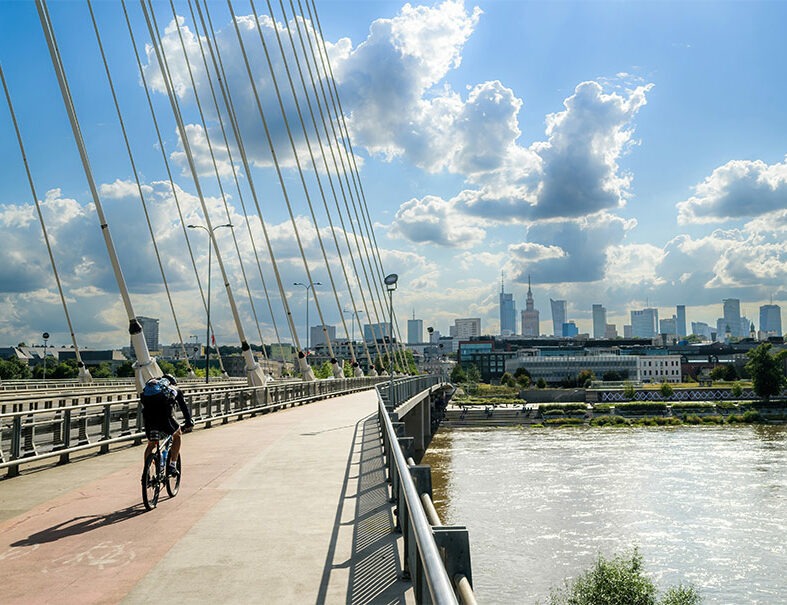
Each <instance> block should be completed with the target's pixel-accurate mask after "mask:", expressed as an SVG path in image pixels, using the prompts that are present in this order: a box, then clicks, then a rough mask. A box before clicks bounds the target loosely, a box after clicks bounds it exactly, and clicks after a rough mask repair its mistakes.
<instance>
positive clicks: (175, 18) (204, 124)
mask: <svg viewBox="0 0 787 605" xmlns="http://www.w3.org/2000/svg"><path fill="white" fill-rule="evenodd" d="M170 7H171V8H172V17H173V22H174V24H175V27H176V28H177V31H178V39H179V40H180V47H181V50H182V51H183V60H184V61H185V64H186V69H187V70H188V73H189V80H190V82H191V87H192V89H193V91H194V100H195V101H196V103H197V110H198V111H199V116H200V122H201V123H202V128H203V131H204V136H205V141H206V143H207V144H208V152H209V153H210V159H211V163H212V164H213V172H214V173H215V175H216V183H217V184H218V186H219V193H220V195H221V200H222V202H223V204H224V211H225V213H226V215H227V222H228V223H232V216H231V214H230V210H229V204H228V203H227V195H226V193H225V192H224V187H223V185H222V182H221V175H220V174H219V168H218V165H217V163H216V155H215V153H214V151H213V143H212V142H211V138H210V134H209V132H208V123H207V120H206V119H205V114H204V112H203V110H202V103H201V101H200V98H199V93H198V91H197V84H196V82H195V81H194V73H193V71H192V69H191V61H190V60H189V56H188V52H186V43H185V42H184V41H183V32H182V30H181V27H180V23H179V21H178V15H177V12H176V11H175V4H174V3H173V2H172V0H170ZM152 10H153V9H152V6H151V11H152ZM203 60H204V55H203ZM170 77H171V75H170ZM205 77H206V78H207V80H208V83H209V84H210V89H211V93H213V83H212V81H211V78H210V72H209V71H208V66H207V63H205ZM213 101H214V103H215V102H216V97H215V94H214V95H213ZM217 108H218V104H217ZM221 130H222V133H224V127H223V125H222V128H221ZM224 141H225V145H226V147H227V151H228V152H229V144H228V143H227V139H226V134H225V137H224ZM230 163H232V159H231V158H230ZM233 172H234V171H233ZM235 182H236V185H237V180H236V181H235ZM238 193H239V194H240V187H239V188H238ZM241 199H242V198H241ZM244 218H245V219H246V223H247V224H248V217H247V216H246V213H245V207H244ZM230 232H231V234H232V241H233V243H234V244H235V252H236V254H237V255H238V265H239V267H240V272H241V276H242V277H243V283H244V284H245V286H246V293H247V295H248V297H249V306H250V307H251V313H252V316H253V317H254V323H255V325H256V326H257V332H258V334H259V337H260V346H261V347H262V351H263V354H264V352H265V341H264V340H263V338H262V330H261V329H260V322H259V319H258V318H257V311H256V309H255V307H254V300H253V298H252V296H251V288H250V287H249V280H248V278H247V276H246V269H245V268H244V264H243V257H242V255H241V253H240V246H239V245H238V238H237V236H236V235H235V229H230ZM265 357H267V355H266V356H265Z"/></svg>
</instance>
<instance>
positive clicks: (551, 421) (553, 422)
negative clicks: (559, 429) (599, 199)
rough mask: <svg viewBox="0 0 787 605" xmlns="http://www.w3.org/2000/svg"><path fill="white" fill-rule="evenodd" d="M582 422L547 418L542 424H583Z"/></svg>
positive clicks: (579, 419)
mask: <svg viewBox="0 0 787 605" xmlns="http://www.w3.org/2000/svg"><path fill="white" fill-rule="evenodd" d="M584 422H585V421H584V420H582V418H570V417H569V418H547V419H546V420H544V424H552V425H555V424H584Z"/></svg>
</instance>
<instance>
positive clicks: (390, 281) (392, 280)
mask: <svg viewBox="0 0 787 605" xmlns="http://www.w3.org/2000/svg"><path fill="white" fill-rule="evenodd" d="M384 281H385V287H386V288H388V310H389V317H390V318H391V325H390V326H389V327H388V329H389V330H390V341H391V349H390V351H389V353H388V355H389V362H390V364H389V365H390V366H391V369H390V373H391V386H390V387H389V388H388V403H389V404H390V405H395V402H394V400H393V396H394V391H393V382H394V380H393V376H394V367H393V291H394V290H396V282H397V281H399V276H398V275H397V274H396V273H391V274H390V275H386V276H385V280H384Z"/></svg>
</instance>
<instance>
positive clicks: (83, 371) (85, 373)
mask: <svg viewBox="0 0 787 605" xmlns="http://www.w3.org/2000/svg"><path fill="white" fill-rule="evenodd" d="M0 80H2V82H3V92H5V98H6V101H7V102H8V111H9V112H10V114H11V121H12V122H13V124H14V132H15V133H16V140H17V142H18V143H19V151H20V153H21V154H22V162H23V163H24V165H25V173H26V174H27V182H28V183H29V185H30V193H31V194H32V196H33V204H34V205H35V208H36V212H37V214H38V222H39V223H40V224H41V231H42V232H43V234H44V242H45V243H46V250H47V253H48V254H49V262H50V264H51V265H52V271H53V273H54V274H55V282H56V283H57V291H58V293H59V294H60V302H61V304H62V305H63V312H64V313H65V315H66V323H67V324H68V331H69V333H70V334H71V342H72V343H73V345H74V355H75V356H76V360H77V367H78V368H79V378H80V381H81V382H92V376H91V375H90V370H88V369H87V367H85V364H84V363H83V362H82V356H81V355H80V353H79V345H78V344H77V339H76V334H75V333H74V328H73V326H72V324H71V315H70V314H69V313H68V304H67V303H66V297H65V294H63V286H62V284H61V282H60V274H59V273H58V270H57V263H55V257H54V255H53V254H52V245H51V242H50V241H49V234H48V233H47V230H46V223H45V222H44V214H43V212H41V203H40V202H39V201H38V196H37V195H36V187H35V184H34V182H33V176H32V175H31V173H30V166H29V165H28V163H27V154H26V153H25V146H24V144H23V143H22V134H21V133H20V131H19V124H18V123H17V121H16V113H15V112H14V106H13V104H12V103H11V94H10V93H9V92H8V85H7V84H6V81H5V75H3V67H2V66H0ZM44 363H46V351H44Z"/></svg>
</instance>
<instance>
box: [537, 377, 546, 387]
mask: <svg viewBox="0 0 787 605" xmlns="http://www.w3.org/2000/svg"><path fill="white" fill-rule="evenodd" d="M536 386H537V387H538V388H539V389H545V388H546V387H547V381H546V380H544V379H543V378H539V379H538V380H537V381H536Z"/></svg>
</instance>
